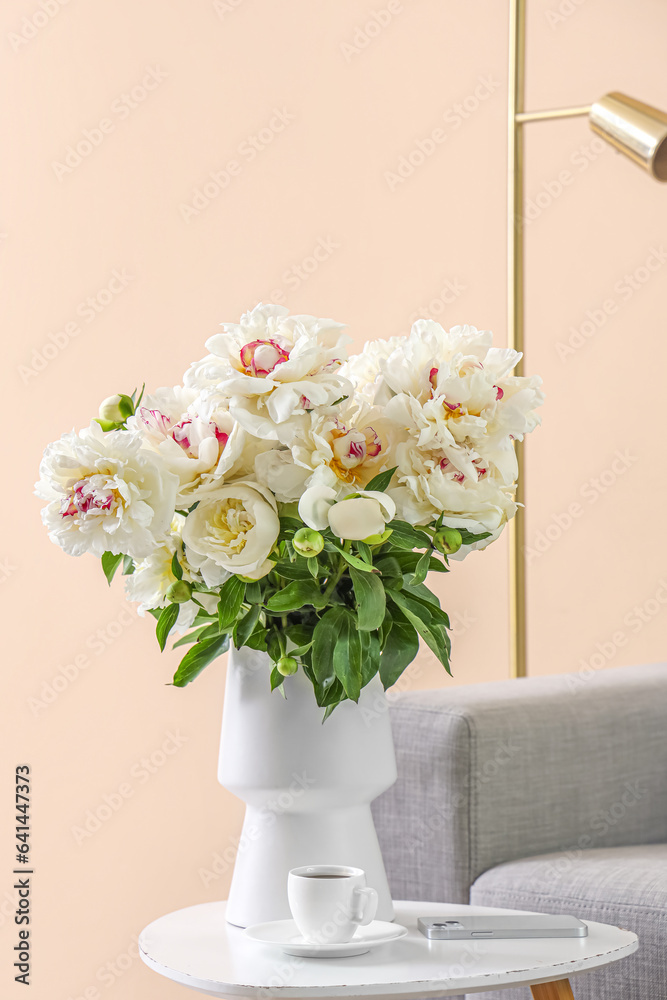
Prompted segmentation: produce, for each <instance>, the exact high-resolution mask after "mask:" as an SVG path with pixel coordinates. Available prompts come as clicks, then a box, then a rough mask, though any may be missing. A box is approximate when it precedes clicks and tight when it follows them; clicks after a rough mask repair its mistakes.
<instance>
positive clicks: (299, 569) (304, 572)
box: [257, 559, 311, 603]
mask: <svg viewBox="0 0 667 1000" xmlns="http://www.w3.org/2000/svg"><path fill="white" fill-rule="evenodd" d="M274 572H275V573H277V575H278V576H281V577H282V578H283V579H284V580H310V579H311V575H310V572H309V570H308V565H307V562H306V560H304V559H299V560H298V561H297V562H293V563H291V562H288V561H287V560H283V561H281V562H279V563H278V565H277V566H276V567H275V569H274ZM257 603H259V602H257Z"/></svg>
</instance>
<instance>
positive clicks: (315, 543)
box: [292, 528, 324, 558]
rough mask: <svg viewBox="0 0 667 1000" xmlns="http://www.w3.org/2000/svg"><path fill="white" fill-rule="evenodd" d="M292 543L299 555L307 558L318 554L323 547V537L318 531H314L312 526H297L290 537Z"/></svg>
mask: <svg viewBox="0 0 667 1000" xmlns="http://www.w3.org/2000/svg"><path fill="white" fill-rule="evenodd" d="M292 545H293V546H294V551H295V552H298V553H299V555H300V556H304V557H305V558H309V557H310V556H316V555H319V553H320V552H321V551H322V549H323V548H324V539H323V538H322V535H321V534H320V533H319V531H315V530H314V529H313V528H299V530H298V531H297V532H296V534H295V535H294V538H293V539H292Z"/></svg>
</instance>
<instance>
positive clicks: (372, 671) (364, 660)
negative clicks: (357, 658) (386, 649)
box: [359, 630, 380, 688]
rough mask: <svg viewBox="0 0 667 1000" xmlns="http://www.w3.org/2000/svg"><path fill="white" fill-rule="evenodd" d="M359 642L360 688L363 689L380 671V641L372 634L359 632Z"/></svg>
mask: <svg viewBox="0 0 667 1000" xmlns="http://www.w3.org/2000/svg"><path fill="white" fill-rule="evenodd" d="M359 639H360V641H361V686H362V688H365V687H366V685H367V684H368V682H369V681H371V680H372V679H373V677H375V675H376V673H377V672H378V670H379V669H380V640H379V639H378V637H377V634H376V633H374V632H362V631H361V630H360V631H359Z"/></svg>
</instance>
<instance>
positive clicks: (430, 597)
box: [403, 583, 449, 628]
mask: <svg viewBox="0 0 667 1000" xmlns="http://www.w3.org/2000/svg"><path fill="white" fill-rule="evenodd" d="M403 594H404V596H407V597H409V598H412V599H413V600H415V601H418V602H419V603H420V604H423V605H424V607H426V609H427V610H428V612H429V614H430V615H431V618H433V619H434V621H437V622H440V623H441V624H442V625H445V626H446V627H447V628H449V615H448V614H447V612H446V611H443V610H442V608H441V607H440V601H439V600H438V598H437V597H436V596H435V594H434V593H432V592H431V591H430V590H429V589H428V587H427V586H425V585H424V584H423V583H419V584H417V585H416V586H413V585H412V584H410V583H406V584H404V586H403Z"/></svg>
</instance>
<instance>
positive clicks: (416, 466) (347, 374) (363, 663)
mask: <svg viewBox="0 0 667 1000" xmlns="http://www.w3.org/2000/svg"><path fill="white" fill-rule="evenodd" d="M222 329H223V332H222V333H219V334H217V335H216V336H213V337H211V338H210V340H208V341H207V344H206V347H207V349H208V351H209V353H208V354H207V355H206V357H204V358H202V360H200V361H197V362H195V363H194V364H192V365H191V366H190V368H189V369H188V371H187V372H186V373H185V376H184V379H183V385H179V386H175V387H173V388H163V389H158V390H157V391H156V392H154V393H153V394H150V395H149V394H146V393H144V392H143V390H142V392H141V393H140V394H139V395H137V393H136V391H135V392H134V393H132V395H125V394H119V395H115V396H111V397H109V398H108V399H106V400H105V401H104V403H103V404H102V406H101V408H100V413H99V417H98V418H96V419H95V420H93V421H92V422H91V424H90V426H89V427H87V428H85V429H84V430H82V431H81V432H80V433H75V432H70V433H67V434H64V435H63V436H62V437H61V438H60V439H59V440H58V441H56V442H55V443H53V444H51V445H49V446H48V447H47V449H46V451H45V454H44V458H43V461H42V464H41V469H40V474H41V475H40V481H39V482H38V484H37V493H38V495H39V496H40V497H42V498H43V499H44V500H45V501H47V503H46V506H45V507H44V509H43V520H44V523H45V525H46V527H47V528H48V530H49V532H50V537H51V539H52V540H53V541H54V542H56V543H57V544H58V545H60V546H61V547H62V548H63V549H64V550H65V551H66V552H68V553H70V554H71V555H81V554H82V553H84V552H92V553H93V554H94V555H96V556H98V557H100V558H101V561H102V568H103V570H104V573H105V574H106V577H107V580H108V581H109V583H111V581H112V579H113V577H114V575H115V573H116V572H117V571H118V570H119V569H120V570H121V571H122V573H123V574H124V575H125V578H126V583H125V587H126V592H127V597H128V598H129V599H130V600H132V601H137V602H139V612H140V613H141V614H144V613H145V612H149V613H150V614H152V615H153V616H154V617H155V618H156V619H157V624H156V633H157V639H158V643H159V645H160V648H161V649H164V648H165V645H166V643H167V641H168V639H169V638H170V636H172V635H173V634H174V633H177V634H178V638H177V639H176V640H175V642H174V646H181V647H183V646H187V647H189V648H188V649H187V651H186V652H185V655H184V656H183V658H182V660H181V662H180V665H179V666H178V669H177V670H176V673H175V675H174V678H173V683H174V684H175V685H176V686H177V687H182V686H184V685H185V684H188V683H189V682H190V681H192V680H194V678H195V677H197V675H198V674H199V673H200V672H201V671H202V670H203V669H204V667H206V666H207V664H209V663H210V662H211V661H212V660H214V659H215V658H216V657H217V656H219V655H220V654H221V653H223V652H224V651H225V650H226V649H227V648H228V647H229V644H230V643H233V644H234V646H235V647H236V648H238V649H240V648H241V647H244V646H245V647H250V648H251V649H253V650H261V651H266V652H268V656H269V658H270V661H271V667H270V678H269V677H268V676H267V678H266V683H267V685H268V684H269V683H270V685H271V688H272V689H275V688H278V689H279V690H282V686H283V682H284V678H285V677H286V676H289V675H291V674H294V673H295V672H297V671H298V670H302V671H303V672H304V673H305V675H306V676H307V677H308V679H309V681H310V682H311V683H312V686H313V689H314V695H315V698H316V700H317V704H318V705H319V706H320V707H321V708H322V709H324V712H325V718H326V717H327V716H328V715H329V714H330V713H331V712H332V711H333V710H334V709H335V708H336V706H337V705H339V704H340V703H341V702H342V701H344V700H346V699H350V700H352V701H357V700H358V699H359V695H360V692H361V690H362V688H363V687H365V685H367V684H368V682H369V681H370V680H371V678H373V677H374V676H375V675H376V674H379V675H380V678H381V681H382V684H383V685H384V687H385V689H386V688H388V687H389V686H390V685H392V684H394V683H395V682H396V680H397V679H398V678H399V676H400V675H401V673H402V672H403V670H404V669H405V668H406V667H407V666H408V664H409V663H410V662H411V661H412V660H413V659H414V657H415V656H416V655H417V651H418V648H419V640H420V638H421V639H422V640H423V641H424V642H425V643H426V645H427V646H428V647H429V648H430V649H431V650H432V652H433V653H434V654H435V656H436V657H437V658H438V659H439V661H440V662H441V663H442V665H443V667H444V668H445V669H446V670H447V671H449V669H450V667H449V659H450V640H449V636H448V631H447V630H448V627H449V621H448V618H447V614H446V613H445V611H443V610H442V608H441V607H440V603H439V601H438V599H437V597H436V596H435V595H434V594H433V593H432V592H431V590H429V588H428V587H427V586H426V583H425V581H426V578H427V575H428V573H429V572H431V571H435V572H439V573H443V572H447V571H448V569H449V560H450V558H454V559H460V558H462V557H463V556H464V555H466V554H467V553H468V552H470V551H472V550H474V549H479V548H484V547H485V546H486V545H488V544H489V543H490V542H492V541H494V540H495V539H496V538H497V537H498V536H499V534H500V532H501V531H502V529H503V527H504V525H505V523H506V522H507V521H508V520H509V519H510V518H511V517H513V516H514V514H515V512H516V509H517V505H516V502H515V500H514V492H515V486H516V483H515V480H516V476H517V463H516V457H515V453H514V444H513V442H514V441H515V440H521V439H522V438H523V436H524V435H525V434H526V433H528V432H529V431H531V430H533V428H534V427H535V426H536V425H537V424H538V422H539V418H538V417H537V415H536V413H535V409H536V407H537V406H538V405H539V404H540V403H541V401H542V394H541V391H540V380H539V379H538V378H536V377H530V378H523V377H518V376H515V375H512V370H513V368H514V367H515V365H516V364H517V362H518V360H519V358H520V355H519V354H517V353H516V352H515V351H512V350H508V349H503V348H500V349H499V348H494V347H492V346H491V334H490V333H488V332H486V331H478V330H476V329H475V328H474V327H469V326H458V327H455V328H453V329H452V330H450V331H449V332H447V331H445V330H444V329H443V328H442V327H441V326H440V325H439V324H438V323H435V322H432V321H429V320H420V321H418V322H417V323H415V324H414V326H413V327H412V330H411V332H410V334H409V335H408V336H405V337H392V338H390V339H388V340H376V341H372V342H370V343H367V344H366V346H365V347H364V349H363V350H362V352H361V353H360V354H357V355H354V356H352V357H349V358H348V357H347V356H346V353H345V346H344V345H345V342H346V341H347V340H348V339H349V338H347V337H346V336H345V335H344V333H343V330H344V328H343V326H342V325H341V324H339V323H335V322H333V321H332V320H327V319H315V318H314V317H312V316H301V315H297V316H290V315H289V314H288V311H287V310H286V309H285V308H284V307H282V306H276V305H259V306H257V307H256V308H255V309H253V310H252V311H250V312H248V313H246V314H245V315H244V316H243V317H242V318H241V321H240V323H238V324H227V323H226V324H223V328H222Z"/></svg>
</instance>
